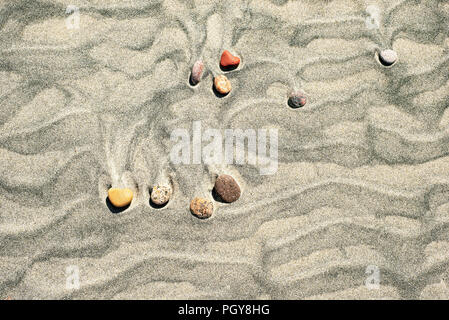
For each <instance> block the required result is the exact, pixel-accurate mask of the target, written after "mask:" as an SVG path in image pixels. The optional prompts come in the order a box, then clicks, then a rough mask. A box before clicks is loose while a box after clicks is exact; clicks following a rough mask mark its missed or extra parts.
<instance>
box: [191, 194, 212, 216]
mask: <svg viewBox="0 0 449 320" xmlns="http://www.w3.org/2000/svg"><path fill="white" fill-rule="evenodd" d="M190 211H191V212H192V214H194V215H195V216H197V217H198V218H200V219H207V218H210V216H211V215H212V212H213V211H214V205H213V203H212V202H211V201H209V200H207V199H203V198H194V199H193V200H192V201H191V202H190Z"/></svg>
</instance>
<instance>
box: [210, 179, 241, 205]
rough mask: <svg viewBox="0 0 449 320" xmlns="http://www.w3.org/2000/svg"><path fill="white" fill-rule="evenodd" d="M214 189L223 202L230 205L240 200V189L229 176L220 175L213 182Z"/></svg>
mask: <svg viewBox="0 0 449 320" xmlns="http://www.w3.org/2000/svg"><path fill="white" fill-rule="evenodd" d="M214 189H215V192H216V193H217V195H219V196H220V198H221V199H222V200H223V201H224V202H228V203H231V202H234V201H237V200H238V199H239V198H240V193H241V191H240V187H239V185H238V183H237V182H236V181H235V180H234V178H233V177H231V176H230V175H227V174H222V175H220V176H219V177H218V178H217V180H216V181H215V186H214Z"/></svg>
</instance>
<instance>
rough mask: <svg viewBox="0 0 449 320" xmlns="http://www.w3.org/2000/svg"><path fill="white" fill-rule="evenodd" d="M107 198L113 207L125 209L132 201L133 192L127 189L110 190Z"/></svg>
mask: <svg viewBox="0 0 449 320" xmlns="http://www.w3.org/2000/svg"><path fill="white" fill-rule="evenodd" d="M108 198H109V201H111V203H112V204H113V205H114V206H115V207H118V208H121V207H126V206H127V205H129V204H130V203H131V201H132V200H133V192H132V191H131V190H130V189H128V188H125V189H120V188H111V189H109V191H108Z"/></svg>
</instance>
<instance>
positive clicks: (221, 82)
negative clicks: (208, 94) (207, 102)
mask: <svg viewBox="0 0 449 320" xmlns="http://www.w3.org/2000/svg"><path fill="white" fill-rule="evenodd" d="M214 86H215V90H217V91H218V92H219V93H221V94H228V93H229V92H230V91H231V89H232V86H231V82H230V81H229V80H228V78H226V76H225V75H219V76H216V77H215V78H214Z"/></svg>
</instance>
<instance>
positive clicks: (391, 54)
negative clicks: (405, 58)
mask: <svg viewBox="0 0 449 320" xmlns="http://www.w3.org/2000/svg"><path fill="white" fill-rule="evenodd" d="M397 60H398V55H397V53H396V51H393V50H390V49H387V50H382V51H381V52H379V61H380V63H382V64H383V65H384V66H391V65H393V64H394V63H395V62H396V61H397Z"/></svg>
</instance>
